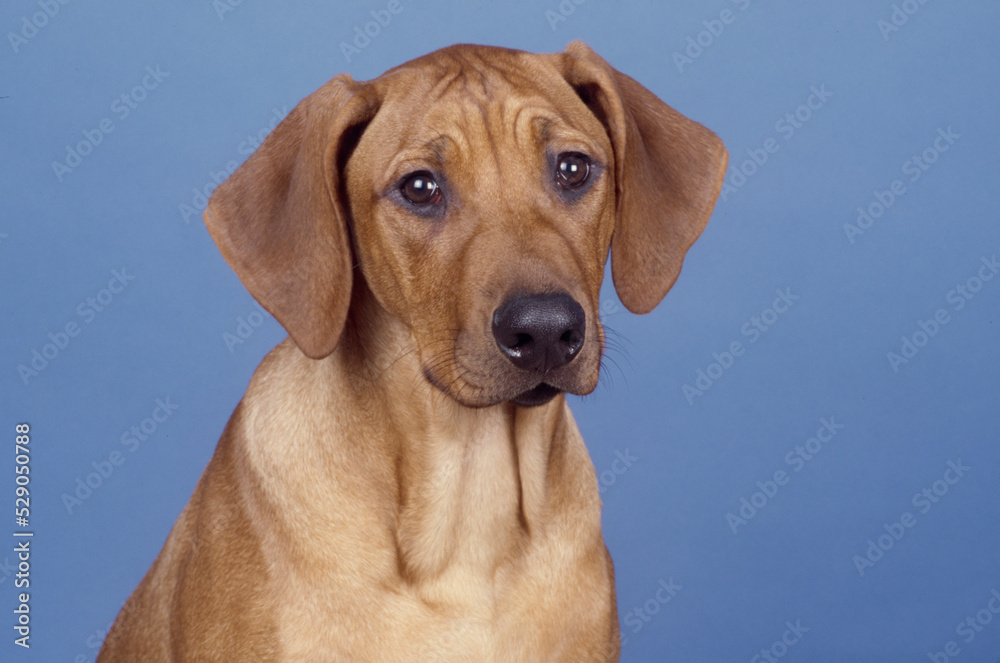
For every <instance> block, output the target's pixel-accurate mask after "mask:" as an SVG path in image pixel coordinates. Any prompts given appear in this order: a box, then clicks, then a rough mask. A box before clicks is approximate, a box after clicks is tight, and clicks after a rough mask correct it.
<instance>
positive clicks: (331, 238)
mask: <svg viewBox="0 0 1000 663" xmlns="http://www.w3.org/2000/svg"><path fill="white" fill-rule="evenodd" d="M725 164H726V152H725V149H724V148H723V147H722V144H721V142H720V141H719V140H718V138H717V137H716V136H715V135H714V134H712V132H710V131H708V130H707V129H705V128H704V127H702V126H701V125H698V124H697V123H695V122H692V121H691V120H688V119H687V118H684V117H683V116H681V115H679V114H678V113H676V111H673V109H671V108H669V107H668V106H666V104H664V103H663V102H661V101H660V100H659V99H657V98H656V97H655V96H654V95H652V94H651V93H650V92H649V91H648V90H646V89H645V88H643V87H642V86H641V85H639V84H638V83H636V82H635V81H633V80H632V79H630V78H628V77H627V76H624V75H623V74H620V73H619V72H617V71H615V70H614V69H612V68H611V67H610V66H608V65H607V63H606V62H604V60H602V59H601V58H600V57H599V56H597V55H596V54H594V53H593V52H592V51H590V49H588V48H587V47H586V46H583V45H582V44H573V45H571V46H570V48H569V49H567V51H566V52H565V53H559V54H551V55H533V54H529V53H524V52H521V51H512V50H508V49H499V48H490V47H481V46H453V47H450V48H447V49H442V50H441V51H437V52H435V53H432V54H430V55H427V56H424V57H422V58H418V59H417V60H414V61H412V62H409V63H407V64H405V65H403V66H401V67H398V68H396V69H393V70H390V71H389V72H386V73H385V74H383V75H382V76H381V77H379V78H378V79H375V80H373V81H370V82H366V83H358V82H355V81H353V80H351V79H350V78H349V77H346V76H342V77H337V78H335V79H333V80H332V81H331V82H330V83H328V84H327V85H326V86H324V87H323V88H321V89H320V90H318V91H317V92H316V93H314V94H313V95H311V96H310V97H309V98H307V99H306V100H304V101H303V102H302V103H301V104H299V106H297V107H296V109H295V110H294V111H293V112H292V113H291V114H290V115H289V117H288V118H286V120H285V121H284V122H282V124H281V125H279V127H277V128H276V129H275V131H274V132H272V134H271V135H270V136H269V137H268V139H267V140H266V141H265V142H264V144H263V145H262V146H261V148H260V149H259V150H258V151H257V152H256V153H255V154H254V155H252V156H251V157H250V159H249V160H248V161H247V163H246V164H244V166H242V167H241V168H240V169H239V170H238V171H237V172H236V173H234V175H233V176H232V177H231V178H230V179H229V180H227V181H226V182H225V183H224V184H223V185H222V186H220V187H219V189H218V190H217V191H216V192H215V194H213V196H212V200H211V201H210V204H209V209H208V211H207V212H206V216H205V218H206V222H207V223H208V226H209V229H210V230H211V232H212V234H213V236H214V237H215V239H216V241H217V242H218V243H219V246H220V248H221V249H222V252H223V255H225V256H226V258H227V259H228V260H229V262H230V264H232V265H233V267H234V268H235V269H236V271H237V273H238V274H239V275H240V277H241V278H242V279H243V281H244V283H245V284H246V285H247V287H248V288H249V289H250V291H251V293H253V294H254V296H255V297H257V298H258V299H259V300H260V301H261V302H262V303H263V304H264V306H265V307H267V308H268V309H269V310H271V312H272V313H274V314H275V316H276V317H277V318H278V320H279V321H280V322H282V324H284V325H285V327H286V329H287V330H288V332H289V334H290V335H291V336H292V338H293V339H294V340H295V341H296V343H297V344H298V345H299V347H300V348H301V349H302V350H303V352H305V353H306V354H307V355H308V356H310V357H313V358H320V357H323V356H325V355H327V354H329V353H330V352H332V351H333V349H334V348H335V347H336V345H337V342H338V339H339V337H340V334H341V330H342V328H343V325H344V320H345V318H346V317H347V315H348V308H349V303H350V289H351V286H350V284H351V282H352V280H353V279H355V278H363V279H364V280H365V282H366V283H367V285H368V287H369V288H370V289H371V291H372V293H373V294H374V295H375V297H376V298H377V299H378V301H379V302H380V304H381V305H382V306H383V307H384V308H385V309H386V310H388V311H389V312H390V313H391V314H393V315H394V316H396V317H397V318H398V319H399V320H401V321H402V322H403V323H405V324H406V325H407V326H408V328H409V329H410V330H411V336H412V339H413V342H414V344H415V346H416V351H417V354H418V356H419V360H420V364H421V367H422V369H423V373H424V376H425V377H426V378H427V380H428V381H429V382H430V383H431V384H433V385H434V386H436V387H437V388H439V389H441V390H442V391H444V392H445V393H447V394H448V395H449V396H451V397H452V398H454V399H455V400H457V401H458V402H459V403H462V404H463V405H467V406H473V407H481V406H488V405H493V404H496V403H500V402H504V401H513V402H515V403H517V404H520V405H537V404H541V403H544V402H546V401H548V400H549V399H551V398H552V397H553V396H555V395H556V394H557V393H559V392H561V391H568V392H571V393H575V394H585V393H589V392H590V391H591V390H593V389H594V387H595V386H596V384H597V377H598V369H599V365H600V358H601V353H602V349H603V343H604V337H603V330H602V328H601V325H600V321H599V319H598V313H597V312H598V296H599V292H600V288H601V281H602V277H603V274H604V266H605V262H606V260H607V257H608V254H609V248H610V250H611V255H612V273H613V276H614V279H615V286H616V288H617V290H618V294H619V296H620V297H621V299H622V301H623V303H624V304H625V305H626V307H628V308H629V309H630V310H632V311H634V312H640V313H644V312H647V311H649V310H651V309H652V308H653V307H654V306H655V305H656V304H657V303H658V302H659V301H660V299H661V298H662V297H663V295H664V294H666V292H667V290H669V288H670V286H671V285H672V284H673V282H674V280H675V279H676V277H677V274H678V272H679V271H680V266H681V261H682V259H683V256H684V253H685V251H686V250H687V248H688V247H689V246H690V245H691V243H692V242H693V241H694V239H695V238H696V237H697V236H698V234H699V233H700V232H701V229H702V228H703V227H704V224H705V223H706V222H707V220H708V216H709V215H710V213H711V209H712V207H713V205H714V203H715V199H716V197H717V195H718V192H719V189H720V187H721V183H722V176H723V174H724V173H725ZM354 265H357V266H358V268H359V269H358V270H355V269H353V267H354ZM359 271H360V274H359V273H358V272H359Z"/></svg>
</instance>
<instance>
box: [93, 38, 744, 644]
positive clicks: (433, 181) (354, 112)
mask: <svg viewBox="0 0 1000 663" xmlns="http://www.w3.org/2000/svg"><path fill="white" fill-rule="evenodd" d="M726 160H727V154H726V150H725V148H724V147H723V146H722V143H721V142H720V141H719V139H718V138H717V137H716V136H715V134H713V133H712V132H711V131H709V130H707V129H705V128H704V127H702V126H701V125H699V124H697V123H695V122H692V121H691V120H688V119H686V118H684V117H683V116H681V115H680V114H678V113H677V112H676V111H674V110H672V109H671V108H670V107H668V106H666V105H665V104H664V103H663V102H661V101H660V100H659V99H657V98H656V97H655V96H654V95H653V94H652V93H650V92H649V91H648V90H646V89H645V88H644V87H642V86H641V85H639V84H638V83H637V82H635V81H634V80H632V79H631V78H629V77H628V76H625V75H624V74H621V73H619V72H618V71H616V70H614V69H613V68H611V67H610V66H609V65H608V64H607V63H606V62H605V61H604V60H603V59H601V58H600V57H599V56H598V55H596V54H595V53H594V52H593V51H591V50H590V49H589V48H588V47H587V46H585V45H584V44H581V43H574V44H571V45H570V46H569V47H568V48H567V50H566V51H565V52H563V53H556V54H546V55H534V54H529V53H524V52H521V51H514V50H507V49H501V48H491V47H482V46H468V45H462V46H452V47H450V48H446V49H443V50H440V51H437V52H435V53H431V54H430V55H426V56H424V57H421V58H418V59H416V60H413V61H412V62H408V63H406V64H404V65H402V66H400V67H397V68H395V69H392V70H390V71H388V72H386V73H385V74H383V75H382V76H380V77H379V78H377V79H375V80H372V81H368V82H357V81H354V80H352V79H351V78H350V77H349V76H346V75H342V76H338V77H336V78H334V79H333V80H331V81H330V82H328V83H327V84H326V85H324V86H323V87H322V88H320V89H319V90H318V91H316V92H315V93H314V94H312V95H310V96H309V97H308V98H306V99H305V100H304V101H302V102H301V103H300V104H299V105H298V106H296V108H295V109H294V110H293V111H292V112H291V113H290V114H289V116H288V117H287V118H286V119H285V120H284V121H283V122H282V123H281V124H280V125H279V126H278V127H277V128H276V129H275V130H274V131H273V132H272V133H271V135H270V136H268V138H267V140H265V141H264V143H263V145H261V147H260V149H258V150H257V151H256V152H255V153H254V154H253V155H252V156H251V157H250V158H249V159H248V160H247V162H246V163H245V164H244V165H243V166H242V167H240V169H239V170H237V171H236V172H235V173H234V174H233V175H232V177H230V178H229V179H228V180H227V181H226V182H225V183H223V184H222V185H221V186H220V187H219V188H218V190H217V191H216V192H215V193H214V194H213V195H212V198H211V201H210V202H209V206H208V211H207V212H206V213H205V221H206V223H207V224H208V228H209V230H210V232H211V233H212V236H213V237H214V238H215V240H216V242H217V243H218V245H219V247H220V249H221V250H222V254H223V255H224V256H225V258H226V260H227V261H229V264H230V265H232V267H233V269H234V270H235V271H236V273H237V274H238V275H239V277H240V278H241V279H242V281H243V283H244V284H245V285H246V287H247V288H248V289H249V290H250V292H251V293H252V294H253V295H254V297H256V298H257V299H258V300H259V301H260V302H261V303H262V304H263V305H264V306H265V307H266V308H267V309H268V310H269V311H271V312H272V313H273V314H274V316H275V317H276V318H277V319H278V321H279V322H281V324H282V325H283V326H284V327H285V329H287V330H288V333H289V335H290V336H291V339H288V340H286V341H284V342H283V343H281V344H280V345H279V346H278V347H277V348H275V349H274V350H273V351H272V352H271V353H270V354H269V355H268V356H267V358H266V359H264V361H263V362H262V363H261V365H260V367H259V368H258V369H257V372H256V374H255V375H254V377H253V380H252V381H251V383H250V386H249V388H248V389H247V392H246V396H245V397H244V398H243V400H242V402H241V403H240V404H239V405H238V406H237V408H236V411H235V412H234V413H233V416H232V418H231V419H230V421H229V425H228V426H227V427H226V430H225V432H224V433H223V435H222V439H221V440H220V441H219V445H218V448H217V450H216V452H215V456H214V457H213V458H212V461H211V462H210V463H209V465H208V468H207V469H206V470H205V473H204V475H203V476H202V477H201V481H200V482H199V484H198V486H197V488H196V489H195V492H194V495H193V496H192V498H191V501H190V502H189V503H188V505H187V507H186V508H185V509H184V511H183V512H182V513H181V516H180V518H179V520H178V521H177V524H176V525H175V526H174V528H173V530H172V531H171V533H170V537H169V538H168V539H167V542H166V544H165V546H164V548H163V551H162V552H161V553H160V556H159V557H158V558H157V560H156V562H155V563H154V565H153V567H152V568H151V569H150V571H149V573H148V574H147V575H146V577H145V579H144V580H143V581H142V583H141V584H140V585H139V587H138V588H137V589H136V590H135V593H134V594H133V595H132V597H131V598H130V599H129V600H128V602H127V604H126V605H125V607H124V609H123V610H122V613H121V614H120V615H119V617H118V620H117V621H116V623H115V625H114V627H113V628H112V630H111V632H110V634H109V635H108V637H107V640H106V642H105V644H104V648H103V650H102V651H101V655H100V657H99V661H100V662H101V663H109V662H112V661H129V662H133V663H134V662H142V663H153V662H159V661H309V662H315V661H373V662H383V661H391V662H396V661H421V662H422V661H437V660H442V661H445V660H447V661H477V662H483V663H485V662H487V661H526V662H534V663H538V662H546V663H548V662H552V661H569V662H572V663H581V662H582V661H614V660H617V658H618V618H617V610H616V606H615V587H614V574H613V570H612V564H611V559H610V557H609V556H608V553H607V549H606V548H605V546H604V542H603V539H602V535H601V503H600V499H599V497H598V491H597V481H596V477H595V474H594V469H593V465H592V464H591V462H590V458H589V456H588V454H587V450H586V448H585V447H584V444H583V441H582V439H581V438H580V434H579V431H578V430H577V427H576V424H575V423H574V421H573V417H572V415H571V414H570V411H569V409H568V408H567V406H566V403H565V399H564V397H563V395H562V392H570V393H574V394H586V393H589V392H590V391H592V390H593V389H594V387H595V386H596V384H597V375H598V368H599V365H600V360H601V353H602V349H603V345H604V335H603V330H602V327H601V324H600V321H599V320H598V315H597V312H598V293H599V291H600V288H601V281H602V277H603V274H604V264H605V261H606V259H607V257H608V253H609V250H610V253H611V261H612V273H613V277H614V283H615V287H616V289H617V291H618V294H619V297H620V298H621V300H622V302H623V303H624V304H625V306H626V307H628V308H629V310H631V311H633V312H636V313H645V312H648V311H650V310H651V309H652V308H653V307H654V306H656V305H657V303H659V301H660V300H661V299H662V298H663V296H664V295H665V294H666V292H667V290H669V289H670V287H671V285H672V284H673V283H674V280H675V279H676V278H677V275H678V273H679V271H680V268H681V261H682V259H683V257H684V254H685V252H686V251H687V249H688V247H690V245H691V244H692V242H694V240H695V239H696V238H697V237H698V235H699V234H700V232H701V230H702V228H703V227H704V225H705V223H706V222H707V221H708V217H709V215H710V214H711V210H712V207H713V206H714V204H715V200H716V197H717V196H718V193H719V190H720V188H721V184H722V177H723V174H724V172H725V167H726Z"/></svg>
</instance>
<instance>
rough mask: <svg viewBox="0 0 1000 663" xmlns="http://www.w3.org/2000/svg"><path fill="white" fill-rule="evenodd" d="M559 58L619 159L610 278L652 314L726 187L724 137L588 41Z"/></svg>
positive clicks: (631, 303) (625, 299)
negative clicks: (666, 100)
mask: <svg viewBox="0 0 1000 663" xmlns="http://www.w3.org/2000/svg"><path fill="white" fill-rule="evenodd" d="M559 55H560V56H561V64H562V74H563V77H564V78H565V79H566V81H567V82H568V83H569V84H570V85H571V86H572V87H573V88H574V89H575V90H576V91H577V94H579V95H580V97H581V99H583V101H584V103H586V104H587V106H588V107H589V108H590V109H591V111H593V112H594V114H595V115H596V116H597V118H598V119H599V120H601V122H602V123H603V124H604V127H605V130H606V131H607V132H608V136H609V137H610V139H611V145H612V148H613V150H614V158H615V189H616V190H615V193H616V196H617V220H616V223H615V232H614V237H613V238H612V240H611V275H612V278H613V279H614V284H615V290H617V291H618V297H619V298H620V299H621V300H622V303H623V304H625V306H626V308H628V310H630V311H632V312H633V313H648V312H649V311H651V310H653V308H655V307H656V305H657V304H659V303H660V300H662V299H663V297H664V295H666V294H667V291H668V290H670V287H671V286H672V285H673V284H674V281H676V280H677V276H678V274H680V271H681V263H682V262H683V261H684V254H685V253H687V250H688V249H689V248H690V247H691V245H692V244H693V243H694V241H695V240H696V239H697V238H698V235H700V234H701V231H702V230H703V229H704V228H705V224H706V223H708V217H709V216H711V214H712V208H713V207H714V206H715V201H716V199H717V198H718V196H719V191H720V190H721V188H722V179H723V177H724V176H725V173H726V164H727V163H728V160H729V155H728V153H727V152H726V148H725V147H724V146H723V144H722V141H721V140H719V137H718V136H716V135H715V134H714V133H712V132H711V131H710V130H708V129H706V128H705V127H703V126H702V125H700V124H698V123H697V122H695V121H693V120H689V119H688V118H686V117H684V116H683V115H681V114H680V113H678V112H677V111H675V110H674V109H673V108H671V107H670V106H668V105H666V104H665V103H663V102H662V101H660V100H659V99H658V98H657V97H656V96H655V95H654V94H653V93H652V92H650V91H649V90H647V89H646V88H645V87H643V86H642V85H640V84H639V83H637V82H636V81H635V80H633V79H632V78H630V77H628V76H626V75H625V74H623V73H621V72H619V71H617V70H616V69H614V68H613V67H611V65H609V64H608V63H607V62H606V61H605V60H604V59H603V58H602V57H600V56H599V55H597V54H596V53H594V51H592V50H591V49H590V48H589V47H588V46H587V45H586V44H584V43H582V42H573V43H572V44H570V45H569V46H567V47H566V51H565V52H564V53H561V54H559Z"/></svg>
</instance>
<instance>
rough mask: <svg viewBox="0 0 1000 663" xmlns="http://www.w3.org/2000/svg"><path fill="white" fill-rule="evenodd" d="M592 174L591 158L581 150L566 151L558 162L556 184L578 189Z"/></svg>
mask: <svg viewBox="0 0 1000 663" xmlns="http://www.w3.org/2000/svg"><path fill="white" fill-rule="evenodd" d="M589 176H590V159H588V158H587V156H586V155H583V154H580V153H579V152H564V153H563V154H560V155H559V159H558V161H557V162H556V184H558V185H559V186H561V187H563V188H564V189H576V188H579V187H581V186H583V185H584V183H586V181H587V178H588V177H589Z"/></svg>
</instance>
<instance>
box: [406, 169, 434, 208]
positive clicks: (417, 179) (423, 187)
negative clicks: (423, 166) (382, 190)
mask: <svg viewBox="0 0 1000 663" xmlns="http://www.w3.org/2000/svg"><path fill="white" fill-rule="evenodd" d="M399 190H400V192H401V193H402V194H403V197H404V198H406V199H407V200H408V201H410V202H411V203H413V204H414V205H434V204H436V203H439V202H441V187H439V186H438V183H437V182H435V181H434V176H433V175H431V174H430V173H428V172H427V171H426V170H421V171H418V172H416V173H413V174H411V175H409V176H408V177H407V178H406V179H405V180H403V183H402V185H400V187H399Z"/></svg>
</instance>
